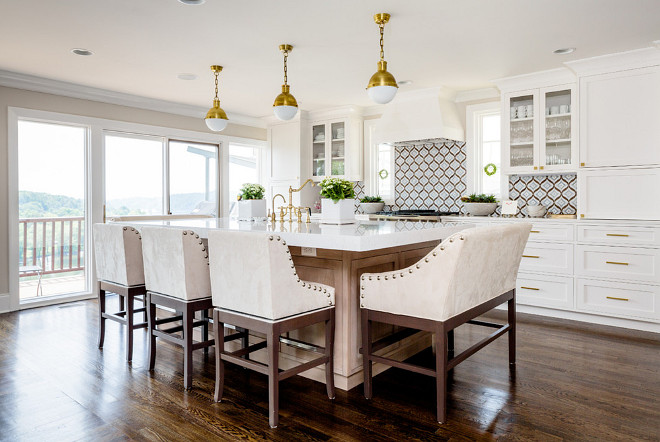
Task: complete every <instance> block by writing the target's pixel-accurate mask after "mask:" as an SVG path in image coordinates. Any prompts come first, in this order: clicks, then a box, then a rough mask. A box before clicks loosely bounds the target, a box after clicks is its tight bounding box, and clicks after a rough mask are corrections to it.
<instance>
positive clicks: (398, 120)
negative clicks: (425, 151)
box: [374, 88, 465, 144]
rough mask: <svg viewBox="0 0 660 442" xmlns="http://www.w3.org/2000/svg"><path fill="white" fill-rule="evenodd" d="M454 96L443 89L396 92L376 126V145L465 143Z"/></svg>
mask: <svg viewBox="0 0 660 442" xmlns="http://www.w3.org/2000/svg"><path fill="white" fill-rule="evenodd" d="M455 95H456V94H455V93H454V92H453V91H452V92H450V91H449V90H447V89H443V88H433V89H423V90H418V91H411V92H399V94H397V96H396V98H395V99H394V100H393V101H392V102H391V103H390V104H388V105H385V106H384V110H383V115H382V117H381V118H380V119H379V120H378V123H376V129H375V134H374V136H375V142H376V143H391V144H397V143H401V142H410V141H417V140H430V139H448V140H454V141H465V130H464V128H463V125H462V124H461V119H460V117H459V115H458V110H457V109H456V104H455V103H454V98H455Z"/></svg>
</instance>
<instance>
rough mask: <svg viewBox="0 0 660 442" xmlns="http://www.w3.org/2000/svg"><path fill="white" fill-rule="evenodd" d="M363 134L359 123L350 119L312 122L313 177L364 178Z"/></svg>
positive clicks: (315, 178) (317, 178)
mask: <svg viewBox="0 0 660 442" xmlns="http://www.w3.org/2000/svg"><path fill="white" fill-rule="evenodd" d="M360 136H361V131H360V130H359V126H358V124H357V123H356V124H351V120H350V119H348V120H330V121H317V122H315V123H313V124H312V179H314V181H319V180H321V179H323V178H324V177H341V178H346V179H349V180H359V179H361V173H360V170H361V157H360V155H359V149H360V148H361V146H360V139H359V137H360Z"/></svg>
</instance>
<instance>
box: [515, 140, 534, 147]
mask: <svg viewBox="0 0 660 442" xmlns="http://www.w3.org/2000/svg"><path fill="white" fill-rule="evenodd" d="M509 145H510V146H511V147H522V146H532V145H534V142H533V141H524V142H522V143H510V144H509Z"/></svg>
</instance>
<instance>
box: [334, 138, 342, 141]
mask: <svg viewBox="0 0 660 442" xmlns="http://www.w3.org/2000/svg"><path fill="white" fill-rule="evenodd" d="M332 141H344V138H333V139H332Z"/></svg>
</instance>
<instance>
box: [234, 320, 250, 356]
mask: <svg viewBox="0 0 660 442" xmlns="http://www.w3.org/2000/svg"><path fill="white" fill-rule="evenodd" d="M236 331H238V332H239V333H245V335H243V337H242V338H241V346H242V347H241V348H247V347H249V346H250V330H248V329H246V328H239V327H237V328H236ZM243 359H250V353H246V354H244V355H243Z"/></svg>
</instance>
